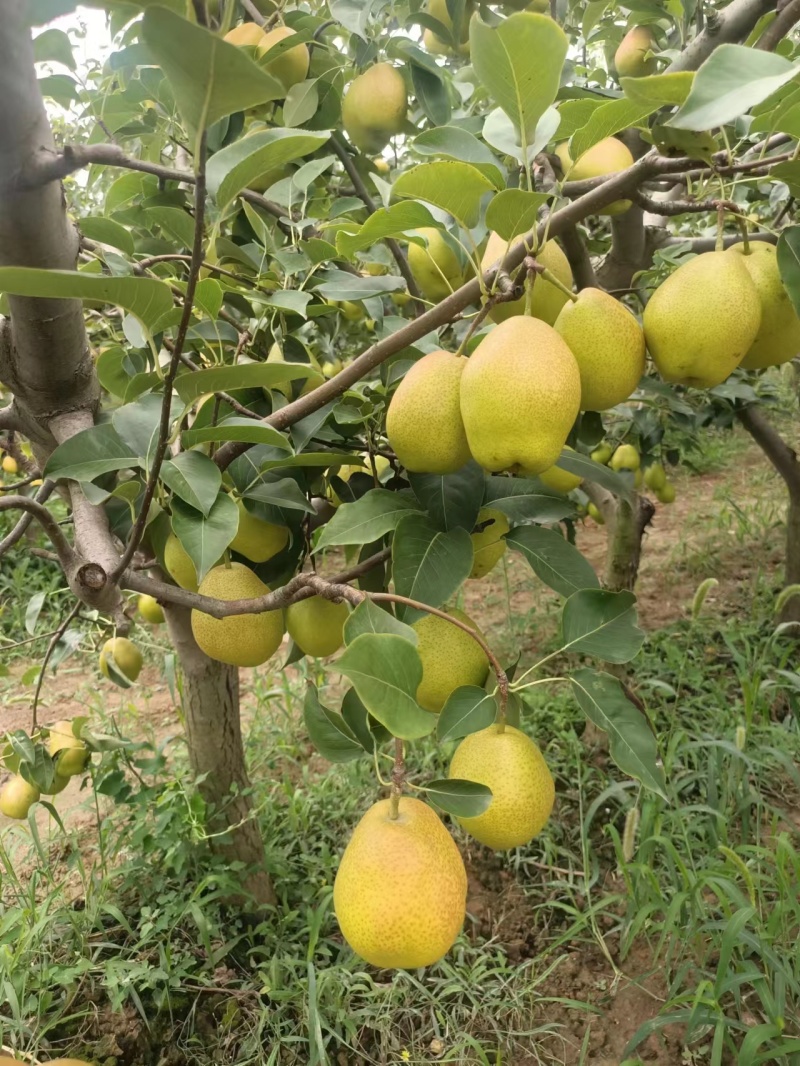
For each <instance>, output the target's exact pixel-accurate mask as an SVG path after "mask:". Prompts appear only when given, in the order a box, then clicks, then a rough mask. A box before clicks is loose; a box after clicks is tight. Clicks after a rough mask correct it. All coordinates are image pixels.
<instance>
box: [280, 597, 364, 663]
mask: <svg viewBox="0 0 800 1066" xmlns="http://www.w3.org/2000/svg"><path fill="white" fill-rule="evenodd" d="M349 614H350V608H349V606H348V605H347V604H346V603H334V602H333V600H326V599H324V598H323V597H322V596H309V597H308V598H307V599H305V600H298V601H297V603H293V604H291V605H290V606H289V608H288V609H287V611H286V630H287V632H288V634H289V636H290V637H291V638H292V640H293V641H294V642H295V644H297V646H298V647H299V648H300V649H301V650H302V651H303V652H305V654H306V655H312V656H314V657H316V658H318V659H324V658H325V657H326V656H328V655H333V653H334V652H336V651H338V650H339V648H341V646H342V644H343V643H344V624H345V622H346V621H347V616H348V615H349Z"/></svg>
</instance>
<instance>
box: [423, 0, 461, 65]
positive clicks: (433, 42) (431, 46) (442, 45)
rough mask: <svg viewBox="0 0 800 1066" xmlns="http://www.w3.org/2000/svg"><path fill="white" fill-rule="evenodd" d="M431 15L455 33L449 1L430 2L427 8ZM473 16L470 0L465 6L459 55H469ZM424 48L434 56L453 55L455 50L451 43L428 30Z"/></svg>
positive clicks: (424, 38)
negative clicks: (448, 5)
mask: <svg viewBox="0 0 800 1066" xmlns="http://www.w3.org/2000/svg"><path fill="white" fill-rule="evenodd" d="M425 10H426V12H427V13H428V14H429V15H432V16H433V17H434V18H435V19H437V20H438V21H439V22H441V24H442V25H443V26H444V27H445V29H447V30H449V31H450V33H451V34H452V33H453V20H452V19H451V18H450V12H449V11H448V10H447V0H428V4H427V6H426V8H425ZM471 14H472V4H471V2H470V0H467V3H466V4H465V5H464V16H463V18H462V20H461V34H460V39H459V42H458V48H457V52H458V54H459V55H462V56H468V55H469V20H470V15H471ZM422 47H423V48H425V49H426V50H427V51H428V52H430V53H431V54H433V55H452V54H453V49H452V47H451V45H450V42H449V41H443V40H442V38H441V37H439V36H437V35H436V34H435V33H434V32H433V30H428V29H426V30H425V32H424V33H423V35H422Z"/></svg>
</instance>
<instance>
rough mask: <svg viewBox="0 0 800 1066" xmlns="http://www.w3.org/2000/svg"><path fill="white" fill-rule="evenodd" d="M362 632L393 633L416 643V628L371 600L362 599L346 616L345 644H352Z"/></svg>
mask: <svg viewBox="0 0 800 1066" xmlns="http://www.w3.org/2000/svg"><path fill="white" fill-rule="evenodd" d="M362 633H393V634H394V635H395V636H397V637H403V639H404V640H408V641H410V642H411V643H412V644H416V643H417V633H416V630H414V629H412V628H411V626H408V625H406V624H405V622H401V621H399V620H398V619H397V618H395V616H394V615H393V614H392V613H391V612H390V611H385V610H384V609H383V608H382V607H379V606H378V604H377V603H373V602H372V600H362V601H361V603H359V605H358V607H356V609H355V610H354V611H351V612H350V614H349V615H348V616H347V621H346V622H345V624H344V642H345V644H352V643H353V641H354V640H355V639H356V637H360V636H361V634H362Z"/></svg>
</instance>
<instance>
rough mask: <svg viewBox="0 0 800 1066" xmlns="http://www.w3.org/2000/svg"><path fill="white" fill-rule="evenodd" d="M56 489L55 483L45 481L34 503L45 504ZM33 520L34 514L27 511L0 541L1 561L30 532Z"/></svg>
mask: <svg viewBox="0 0 800 1066" xmlns="http://www.w3.org/2000/svg"><path fill="white" fill-rule="evenodd" d="M55 487H56V483H55V481H50V480H49V479H48V480H47V481H44V482H43V483H42V487H41V488H40V489H39V491H38V492H37V493H36V499H35V501H34V502H35V503H39V504H42V503H45V502H46V501H47V500H48V499H49V498H50V496H52V494H53V491H54V489H55ZM26 498H27V497H26ZM33 518H34V516H33V513H32V512H31V511H26V512H25V514H24V515H23V516H22V518H20V520H19V522H17V524H16V525H15V526H14V528H13V529H12V530H11V532H10V533H7V534H6V536H5V537H3V539H2V540H0V559H2V558H3V556H4V555H5V554H6V552H7V551H9V550H10V549H11V548H13V547H14V545H15V544H16V543H17V542H18V541H20V540H22V538H23V537H24V536H25V534H26V532H27V531H28V528H29V527H30V524H31V522H33Z"/></svg>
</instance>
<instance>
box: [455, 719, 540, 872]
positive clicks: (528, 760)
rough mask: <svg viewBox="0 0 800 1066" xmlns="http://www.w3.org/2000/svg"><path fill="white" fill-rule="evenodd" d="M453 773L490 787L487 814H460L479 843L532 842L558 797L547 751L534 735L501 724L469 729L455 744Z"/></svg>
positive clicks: (494, 845)
mask: <svg viewBox="0 0 800 1066" xmlns="http://www.w3.org/2000/svg"><path fill="white" fill-rule="evenodd" d="M449 776H450V777H451V778H459V779H461V780H465V781H476V782H477V783H478V784H479V785H486V786H487V788H490V789H491V790H492V799H491V802H490V804H489V806H488V807H487V808H486V810H485V811H484V812H483V814H478V815H475V816H474V817H473V818H459V819H458V821H459V823H460V824H461V825H462V826H463V827H464V829H466V831H467V832H468V833H469V834H470V835H471V836H473V837H475V839H476V840H479V841H480V842H481V844H486V845H487V847H490V848H493V849H494V850H495V851H505V850H507V849H508V848H516V847H519V846H520V845H521V844H528V843H530V841H531V840H533V838H534V837H535V836H537V835H538V834H539V833H540V832H541V831H542V829H543V827H544V825H545V823H546V822H547V819H548V818H549V817H550V812H551V811H552V810H553V803H554V801H555V795H556V793H555V785H554V784H553V777H552V775H551V773H550V770H549V769H548V766H547V763H546V762H545V760H544V756H543V755H542V753H541V752H540V751H539V749H538V748H537V746H536V745H535V744H534V742H533V741H532V740H531V739H530V737H528V736H526V734H525V733H522V732H520V730H519V729H515V728H514V727H513V726H510V725H507V726H506V727H505V729H504V730H503V732H500V729H499V727H498V726H497V724H494V725H490V726H488V727H487V728H486V729H481V730H480V731H479V732H477V733H470V735H469V736H467V737H464V739H463V740H462V741H461V743H460V744H459V745H458V747H457V748H456V750H455V752H454V754H453V759H452V762H451V763H450V773H449Z"/></svg>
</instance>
